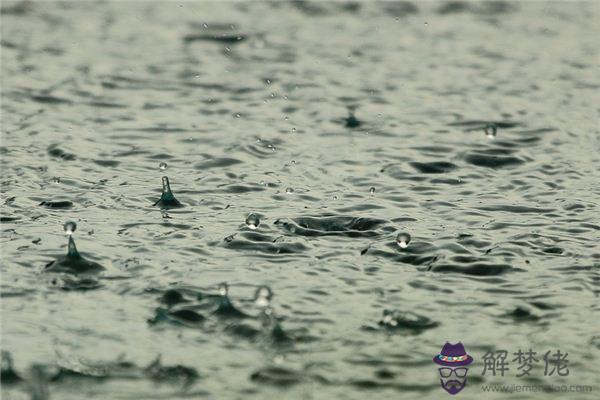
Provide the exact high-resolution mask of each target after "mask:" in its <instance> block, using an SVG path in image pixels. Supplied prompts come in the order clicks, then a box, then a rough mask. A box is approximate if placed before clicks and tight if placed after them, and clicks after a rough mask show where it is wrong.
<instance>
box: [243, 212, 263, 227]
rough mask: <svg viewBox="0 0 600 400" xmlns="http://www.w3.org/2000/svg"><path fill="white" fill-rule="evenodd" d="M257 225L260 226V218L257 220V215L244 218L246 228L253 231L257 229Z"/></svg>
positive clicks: (252, 214)
mask: <svg viewBox="0 0 600 400" xmlns="http://www.w3.org/2000/svg"><path fill="white" fill-rule="evenodd" d="M259 225H260V218H258V215H256V214H254V213H251V214H248V216H247V217H246V226H248V228H250V229H252V230H254V229H257V228H258V226H259Z"/></svg>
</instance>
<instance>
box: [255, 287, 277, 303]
mask: <svg viewBox="0 0 600 400" xmlns="http://www.w3.org/2000/svg"><path fill="white" fill-rule="evenodd" d="M272 298H273V291H272V290H271V288H269V287H268V286H260V287H259V288H258V289H256V293H255V294H254V304H256V305H257V306H259V307H268V306H270V305H271V299H272Z"/></svg>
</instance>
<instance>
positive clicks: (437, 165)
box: [410, 161, 458, 174]
mask: <svg viewBox="0 0 600 400" xmlns="http://www.w3.org/2000/svg"><path fill="white" fill-rule="evenodd" d="M410 165H411V166H412V167H413V168H414V169H416V170H417V171H419V172H421V173H423V174H443V173H446V172H450V171H452V170H454V169H456V168H458V167H457V166H456V165H455V164H452V163H450V162H446V161H434V162H429V163H421V162H416V161H413V162H411V163H410Z"/></svg>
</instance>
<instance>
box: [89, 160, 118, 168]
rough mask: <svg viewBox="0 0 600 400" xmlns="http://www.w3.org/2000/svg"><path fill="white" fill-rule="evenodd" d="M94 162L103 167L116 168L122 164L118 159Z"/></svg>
mask: <svg viewBox="0 0 600 400" xmlns="http://www.w3.org/2000/svg"><path fill="white" fill-rule="evenodd" d="M94 163H96V164H98V165H100V166H101V167H111V168H115V167H117V166H118V165H119V164H120V161H117V160H94Z"/></svg>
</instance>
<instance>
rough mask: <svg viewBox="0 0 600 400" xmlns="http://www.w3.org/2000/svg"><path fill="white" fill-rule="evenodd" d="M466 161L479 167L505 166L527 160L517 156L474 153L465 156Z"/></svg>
mask: <svg viewBox="0 0 600 400" xmlns="http://www.w3.org/2000/svg"><path fill="white" fill-rule="evenodd" d="M465 161H466V162H468V163H469V164H472V165H476V166H478V167H487V168H503V167H508V166H515V165H520V164H523V163H524V162H525V161H524V160H522V159H520V158H517V157H503V156H496V155H491V154H477V153H472V154H468V155H467V156H465Z"/></svg>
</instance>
